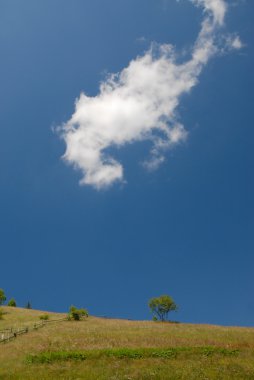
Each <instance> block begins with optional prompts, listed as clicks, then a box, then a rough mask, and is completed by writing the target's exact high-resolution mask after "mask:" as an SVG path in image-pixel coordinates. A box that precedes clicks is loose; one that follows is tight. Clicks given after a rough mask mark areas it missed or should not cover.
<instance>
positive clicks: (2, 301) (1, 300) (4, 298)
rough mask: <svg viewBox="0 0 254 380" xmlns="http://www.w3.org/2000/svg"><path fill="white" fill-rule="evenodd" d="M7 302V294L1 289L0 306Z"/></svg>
mask: <svg viewBox="0 0 254 380" xmlns="http://www.w3.org/2000/svg"><path fill="white" fill-rule="evenodd" d="M5 301H6V297H5V293H4V291H3V289H0V305H2V304H3V303H4V302H5Z"/></svg>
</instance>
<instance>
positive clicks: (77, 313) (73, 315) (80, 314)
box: [68, 305, 88, 321]
mask: <svg viewBox="0 0 254 380" xmlns="http://www.w3.org/2000/svg"><path fill="white" fill-rule="evenodd" d="M87 317H88V311H87V310H86V309H77V308H76V307H75V306H73V305H72V306H71V307H70V309H69V314H68V319H69V320H71V319H74V321H80V320H81V319H84V318H87Z"/></svg>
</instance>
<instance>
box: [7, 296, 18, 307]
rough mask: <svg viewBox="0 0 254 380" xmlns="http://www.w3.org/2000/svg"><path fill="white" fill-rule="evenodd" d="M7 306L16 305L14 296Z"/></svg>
mask: <svg viewBox="0 0 254 380" xmlns="http://www.w3.org/2000/svg"><path fill="white" fill-rule="evenodd" d="M8 306H13V307H16V306H17V304H16V301H15V299H14V298H11V299H10V301H9V302H8Z"/></svg>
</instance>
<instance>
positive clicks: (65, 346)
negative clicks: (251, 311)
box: [0, 307, 254, 380]
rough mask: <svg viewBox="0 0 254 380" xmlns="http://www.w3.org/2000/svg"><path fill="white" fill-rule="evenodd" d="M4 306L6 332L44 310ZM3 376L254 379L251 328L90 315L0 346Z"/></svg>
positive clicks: (29, 323)
mask: <svg viewBox="0 0 254 380" xmlns="http://www.w3.org/2000/svg"><path fill="white" fill-rule="evenodd" d="M3 309H4V311H5V312H6V314H4V318H3V320H0V330H1V331H2V330H4V329H7V328H10V327H15V328H18V327H24V326H33V325H34V323H36V322H38V321H39V320H40V319H39V317H40V316H41V315H42V314H45V312H42V311H37V310H28V309H21V308H15V307H3ZM48 314H49V321H52V320H56V319H62V318H63V317H64V316H65V315H63V314H60V313H48ZM0 379H3V380H5V379H20V380H23V379H24V380H26V379H30V380H34V379H40V380H44V379H45V380H46V379H66V380H67V379H68V380H71V379H73V380H74V379H76V380H77V379H88V380H148V379H154V380H166V379H188V380H196V379H203V380H208V379H209V380H210V379H216V380H217V379H243V380H245V379H252V380H253V379H254V328H243V327H223V326H212V325H195V324H181V323H162V322H152V321H151V322H150V321H129V320H119V319H107V318H97V317H92V316H89V318H87V319H85V320H82V321H67V320H66V321H60V322H49V323H46V324H45V326H43V327H41V328H40V329H37V330H30V331H29V332H28V333H27V334H23V335H20V336H18V337H17V338H15V339H13V340H12V341H10V342H8V343H1V344H0Z"/></svg>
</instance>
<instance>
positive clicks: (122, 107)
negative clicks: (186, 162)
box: [61, 0, 237, 189]
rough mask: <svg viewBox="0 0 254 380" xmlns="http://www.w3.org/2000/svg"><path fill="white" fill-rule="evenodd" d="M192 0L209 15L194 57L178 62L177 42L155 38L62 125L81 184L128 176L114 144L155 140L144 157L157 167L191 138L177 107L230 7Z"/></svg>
mask: <svg viewBox="0 0 254 380" xmlns="http://www.w3.org/2000/svg"><path fill="white" fill-rule="evenodd" d="M191 1H192V2H193V3H194V4H195V5H198V6H202V7H203V9H204V12H205V17H204V20H203V23H202V26H201V31H200V33H199V36H198V38H197V40H196V43H195V44H194V47H193V51H192V57H191V59H190V60H189V61H187V62H185V63H181V64H178V63H177V62H176V56H175V52H174V49H173V47H172V46H171V45H156V44H152V46H151V48H150V49H149V51H147V52H146V53H145V54H144V55H143V56H139V57H137V58H136V59H134V60H132V61H131V62H130V63H129V65H128V66H127V67H126V68H125V69H123V70H122V71H121V72H120V73H118V74H112V75H110V76H109V77H108V78H107V79H106V80H105V81H104V82H103V83H101V86H100V92H99V94H98V95H97V96H95V97H89V96H87V95H86V94H84V93H82V94H81V95H80V97H79V98H78V99H77V100H76V105H75V112H74V114H73V115H72V117H71V119H70V120H69V121H68V122H67V123H66V124H64V125H63V126H62V128H61V130H62V136H63V138H64V140H65V142H66V152H65V154H64V159H65V160H66V162H68V163H70V164H72V165H74V166H75V167H76V168H77V169H80V170H81V171H82V173H83V178H82V180H81V181H80V183H81V184H85V185H92V186H94V187H95V188H97V189H101V188H103V187H107V186H108V185H111V184H112V183H114V182H115V181H121V180H123V176H124V174H123V167H122V165H121V163H119V162H117V161H116V160H115V159H114V158H113V157H111V156H110V154H109V153H108V152H107V149H108V148H110V147H121V146H123V145H125V144H130V143H133V142H134V141H144V140H150V141H152V143H153V148H152V150H151V152H150V153H151V154H150V159H149V160H147V161H145V162H144V166H146V167H147V168H148V169H150V170H151V169H156V168H157V167H158V166H159V165H160V164H161V163H162V162H163V161H164V154H165V150H166V149H168V148H170V147H173V146H175V145H176V144H179V143H181V142H182V141H184V140H185V138H186V135H187V133H186V131H185V129H184V127H183V126H182V125H181V124H180V123H179V122H178V121H177V117H176V108H177V106H178V104H179V101H180V98H181V96H182V95H183V94H185V93H188V92H189V91H190V90H191V88H192V87H193V86H194V85H196V84H197V81H198V76H199V74H200V72H201V70H202V68H203V67H204V66H205V65H206V64H207V62H208V60H209V59H210V58H211V57H212V56H213V55H214V54H215V53H216V43H215V36H216V31H217V30H218V28H219V27H220V26H221V25H222V24H223V21H224V17H225V13H226V4H225V2H224V1H223V0H191ZM236 43H237V42H235V44H236Z"/></svg>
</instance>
